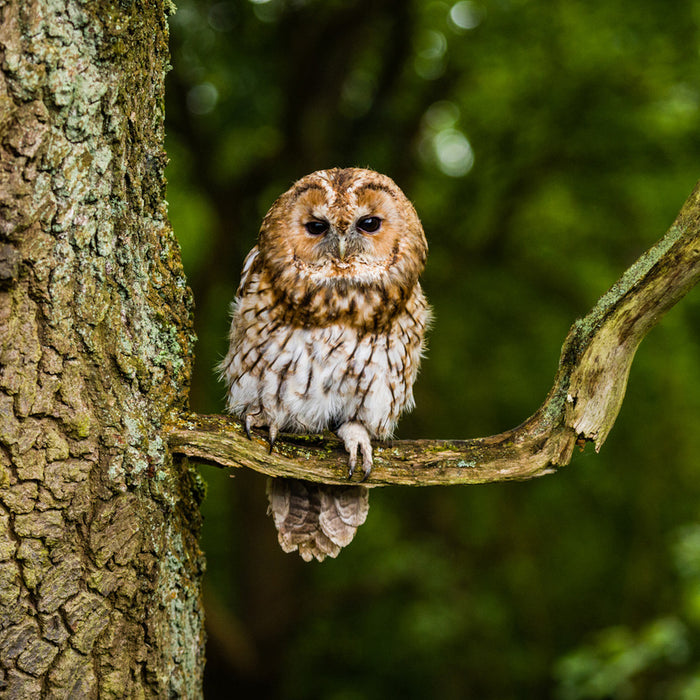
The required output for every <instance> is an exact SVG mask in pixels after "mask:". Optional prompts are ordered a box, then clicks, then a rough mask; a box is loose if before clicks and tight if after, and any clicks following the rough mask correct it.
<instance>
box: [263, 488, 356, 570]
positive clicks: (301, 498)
mask: <svg viewBox="0 0 700 700" xmlns="http://www.w3.org/2000/svg"><path fill="white" fill-rule="evenodd" d="M267 495H268V498H269V501H270V506H269V508H268V513H270V514H272V517H273V519H274V521H275V527H276V528H277V536H278V539H279V543H280V546H281V547H282V549H283V550H284V551H285V552H293V551H295V550H297V549H298V550H299V554H300V555H301V558H302V559H303V560H304V561H311V559H312V558H314V557H315V558H316V559H318V561H323V560H324V559H325V558H326V557H327V556H328V557H337V556H338V552H340V550H341V549H342V548H343V547H345V545H347V544H350V542H351V541H352V538H353V537H354V536H355V532H356V531H357V528H358V527H360V525H362V523H364V522H365V519H366V518H367V511H368V510H369V491H368V489H366V488H364V487H363V486H325V485H323V484H312V483H310V482H308V481H299V480H298V479H270V480H269V482H268V486H267Z"/></svg>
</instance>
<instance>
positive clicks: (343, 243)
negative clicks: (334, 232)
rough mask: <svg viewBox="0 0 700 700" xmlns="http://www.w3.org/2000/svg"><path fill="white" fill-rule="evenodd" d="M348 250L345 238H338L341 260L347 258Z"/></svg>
mask: <svg viewBox="0 0 700 700" xmlns="http://www.w3.org/2000/svg"><path fill="white" fill-rule="evenodd" d="M346 249H347V241H346V240H345V236H338V255H339V256H340V259H341V260H342V259H343V258H344V257H345V251H346Z"/></svg>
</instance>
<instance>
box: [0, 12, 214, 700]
mask: <svg viewBox="0 0 700 700" xmlns="http://www.w3.org/2000/svg"><path fill="white" fill-rule="evenodd" d="M168 10H169V3H168V2H167V0H155V1H154V2H146V1H145V0H140V1H139V0H137V1H135V2H109V1H107V0H103V1H99V0H98V1H92V2H88V1H87V0H61V2H58V1H57V0H23V1H21V2H19V1H14V2H13V1H10V2H9V3H7V2H0V61H1V67H2V75H0V668H1V669H2V671H1V675H0V688H1V690H0V695H2V697H3V698H32V700H34V699H35V698H39V697H73V698H97V697H99V698H127V697H128V698H132V697H187V698H194V697H198V696H199V695H200V694H201V677H202V665H203V653H202V649H203V632H202V612H201V610H202V608H201V601H200V590H199V580H200V576H201V571H202V557H201V553H200V551H199V548H198V544H197V540H198V534H199V511H198V505H199V500H200V495H201V494H200V487H199V484H198V481H197V479H196V477H195V476H193V475H192V473H191V472H190V471H189V470H188V467H187V465H186V463H184V462H183V461H182V460H181V459H175V460H173V459H172V457H171V456H170V454H169V452H168V450H167V446H166V444H165V441H164V440H163V438H162V426H163V423H164V421H166V419H168V417H169V416H170V415H171V413H173V412H179V411H182V410H184V409H185V408H186V400H187V388H188V386H189V375H190V367H191V361H192V356H191V349H192V341H193V338H192V331H191V303H190V294H189V291H188V289H187V286H186V283H185V279H184V275H183V271H182V267H181V264H180V258H179V249H178V246H177V244H176V242H175V239H174V237H173V234H172V231H171V229H170V226H169V224H168V222H167V218H166V213H165V200H164V194H165V193H164V178H163V168H164V165H165V155H164V152H163V148H162V143H163V78H164V73H165V70H166V69H167V63H168V49H167V25H166V14H167V11H168Z"/></svg>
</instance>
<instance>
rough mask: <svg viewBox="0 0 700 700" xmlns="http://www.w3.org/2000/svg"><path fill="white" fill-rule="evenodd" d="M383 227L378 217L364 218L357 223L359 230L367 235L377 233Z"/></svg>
mask: <svg viewBox="0 0 700 700" xmlns="http://www.w3.org/2000/svg"><path fill="white" fill-rule="evenodd" d="M381 225H382V220H381V219H380V218H379V217H378V216H363V217H362V218H361V219H359V220H358V222H357V228H359V229H360V230H361V231H364V232H365V233H376V232H377V231H379V227H380V226H381Z"/></svg>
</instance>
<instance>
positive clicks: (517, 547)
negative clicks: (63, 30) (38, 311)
mask: <svg viewBox="0 0 700 700" xmlns="http://www.w3.org/2000/svg"><path fill="white" fill-rule="evenodd" d="M699 25H700V2H698V1H697V0H672V1H669V2H663V3H661V2H656V1H655V0H637V1H635V2H632V0H585V1H584V0H550V1H549V2H542V1H541V0H473V1H467V2H457V3H456V4H455V3H451V2H430V1H427V0H374V1H372V0H350V1H347V2H341V1H340V0H268V1H267V2H262V1H260V0H257V1H256V2H250V1H248V0H236V1H231V2H213V1H212V2H207V1H205V0H196V1H195V0H180V2H179V3H178V11H177V13H176V14H175V15H174V17H173V18H172V20H171V32H172V52H173V57H172V62H173V71H172V72H171V74H170V76H169V86H168V88H169V90H168V98H167V99H168V104H167V105H166V110H167V119H168V143H167V147H168V152H169V155H170V157H171V165H170V167H169V171H168V173H169V174H168V178H169V202H170V214H171V218H172V222H173V225H174V227H175V231H176V233H177V234H178V236H179V238H180V241H181V243H182V247H183V253H184V259H185V267H186V269H187V272H188V275H189V279H190V282H191V285H192V287H193V289H194V293H195V300H196V305H197V317H196V322H197V332H198V335H199V344H198V350H197V353H198V357H197V367H196V377H195V383H194V386H193V407H194V409H195V410H197V411H199V412H221V411H222V409H223V404H224V401H223V393H224V390H223V387H222V386H221V385H219V384H218V383H217V382H216V377H215V374H214V370H213V368H214V366H215V364H216V362H217V361H218V359H219V358H220V357H221V356H222V355H223V353H224V351H225V346H226V333H227V326H228V305H229V303H230V300H231V298H232V296H233V292H234V290H235V287H236V284H237V282H238V274H239V270H240V266H241V263H242V259H243V257H244V255H245V253H246V252H247V251H248V250H249V249H250V248H251V247H252V246H253V245H254V243H255V237H256V234H257V230H258V227H259V222H260V220H261V218H262V216H263V214H264V213H265V211H266V210H267V208H268V207H269V205H270V204H271V203H272V201H273V200H274V198H275V197H276V196H277V195H278V194H280V193H281V192H282V191H284V190H285V189H286V188H287V187H288V186H289V185H290V184H291V183H292V182H293V181H294V180H296V179H297V178H299V177H301V176H302V175H304V174H306V173H307V172H310V171H312V170H315V169H318V168H323V167H332V166H349V165H358V166H369V167H372V168H374V169H376V170H379V171H382V172H385V173H386V174H388V175H390V176H391V177H393V178H394V179H395V180H396V182H397V183H398V184H399V185H400V186H401V187H402V188H403V189H404V191H405V192H406V193H407V194H408V196H409V197H410V198H411V199H412V200H413V201H414V203H415V205H416V208H417V210H418V212H419V213H420V215H421V218H422V220H423V223H424V227H425V230H426V234H427V237H428V240H429V244H430V249H431V251H430V257H429V261H428V266H427V269H426V272H425V275H424V288H425V290H426V293H427V294H428V297H429V299H430V301H431V302H432V304H433V306H434V309H435V316H436V320H435V326H434V329H433V331H432V333H431V335H430V349H429V354H428V358H427V360H426V361H425V364H424V369H423V371H422V373H421V376H420V378H419V380H418V383H417V386H416V400H417V404H418V407H417V409H416V411H415V412H414V413H413V414H411V415H410V416H407V417H406V418H404V420H403V421H402V423H401V424H400V433H399V434H400V436H401V437H435V438H437V437H476V436H479V435H487V434H492V433H496V432H500V431H502V430H504V429H507V428H510V427H513V426H514V425H516V424H518V423H520V422H521V421H522V420H524V419H525V418H526V417H527V416H528V415H530V414H531V413H532V412H533V411H534V410H535V409H536V408H537V406H538V405H539V403H540V402H541V401H542V400H543V399H544V396H545V394H546V393H547V390H548V389H549V386H550V383H551V381H552V379H553V377H554V373H555V369H556V365H557V360H558V357H559V349H560V346H561V342H562V341H563V339H564V337H565V335H566V332H567V330H568V328H569V326H570V325H571V323H572V322H573V321H574V319H575V318H577V317H578V316H581V315H583V314H585V313H586V312H587V311H588V309H589V308H590V307H591V306H592V305H593V304H594V302H595V301H596V299H597V298H598V297H599V296H600V295H601V294H603V293H604V292H605V291H606V289H607V288H608V287H609V286H610V285H611V284H612V283H613V282H614V281H615V280H616V279H617V278H618V277H619V275H620V274H621V273H622V272H623V271H624V269H625V268H626V267H627V266H628V265H629V264H630V263H631V262H633V260H634V259H636V257H638V255H639V254H641V253H642V252H643V251H644V250H645V249H646V248H648V247H650V246H651V245H652V244H653V243H654V242H655V241H656V240H657V239H658V238H659V237H661V235H662V234H663V233H664V232H665V230H666V229H667V228H668V226H669V225H670V224H671V223H672V221H673V219H674V217H675V215H676V213H677V211H678V210H679V208H680V206H681V204H682V203H683V201H684V199H685V198H686V197H687V195H688V194H689V193H690V191H691V190H692V188H693V186H694V183H695V181H696V180H697V179H698V178H699V177H700V129H699V127H700V110H699V104H700V82H699V81H698V78H699V77H700V62H699V60H698V50H699V48H700V42H699V40H698V28H699ZM699 437H700V296H699V295H698V292H697V291H695V292H691V294H690V295H689V296H688V297H687V298H686V299H685V300H684V301H683V302H682V303H681V304H680V305H679V306H678V307H677V308H676V309H674V310H673V311H672V312H671V313H670V314H669V315H668V316H667V318H665V319H664V321H663V322H662V323H661V325H660V326H659V327H658V328H657V329H656V330H655V331H654V332H653V333H652V334H651V336H650V337H649V338H648V339H647V340H646V341H645V342H644V343H643V345H642V347H641V348H640V350H639V352H638V355H637V358H636V360H635V363H634V365H633V368H632V373H631V377H630V383H629V387H628V392H627V397H626V400H625V403H624V405H623V407H622V412H621V414H620V417H619V419H618V422H617V424H616V426H615V428H614V429H613V431H612V433H611V435H610V437H609V439H608V441H607V443H606V444H605V445H604V447H603V449H602V451H601V453H600V454H598V455H596V454H595V453H594V452H593V451H592V450H590V448H588V449H587V450H586V451H585V452H584V453H583V454H580V455H577V456H576V457H575V458H574V460H573V462H572V464H571V465H570V466H569V467H567V468H566V469H564V470H562V471H561V472H560V473H558V474H557V475H555V476H549V477H546V478H544V479H541V480H537V481H531V482H527V483H522V484H500V485H492V486H478V487H461V488H425V489H398V488H392V489H382V490H376V489H375V490H374V491H373V492H372V498H371V509H370V515H369V518H368V522H367V523H366V524H365V525H364V526H363V527H362V528H361V529H360V530H359V532H358V535H357V537H356V539H355V541H354V542H353V544H352V545H351V546H350V547H349V548H348V549H347V550H344V551H343V552H342V554H341V556H340V557H339V558H338V559H337V560H334V561H329V562H325V563H323V564H321V565H318V564H315V563H314V564H304V563H303V562H302V561H301V559H300V558H298V557H296V556H292V555H284V554H283V553H282V552H281V551H280V550H279V549H278V547H277V543H276V538H275V533H274V528H273V526H272V522H271V521H270V520H269V519H268V518H266V516H265V508H266V500H265V496H264V480H263V479H262V478H258V477H257V476H256V475H254V474H240V475H238V476H237V477H236V479H235V480H232V479H231V478H229V476H228V475H226V474H224V473H222V472H220V471H218V470H215V469H213V468H207V467H202V473H203V475H204V477H205V478H206V480H207V481H208V482H209V494H208V497H207V501H206V503H205V516H206V525H205V534H204V542H203V546H204V547H205V549H206V552H207V555H208V561H209V570H208V573H207V575H206V595H207V614H208V625H209V635H210V639H209V648H208V656H209V664H208V669H207V677H206V690H207V697H211V698H214V697H233V696H235V695H236V693H239V694H240V695H241V696H243V697H248V696H255V697H275V698H283V699H290V700H292V699H297V698H299V699H301V698H330V699H333V700H350V699H355V698H358V699H359V698H368V699H373V698H386V697H404V698H425V697H439V698H448V699H449V698H455V699H457V698H479V699H494V700H496V699H497V700H503V699H510V698H512V699H514V700H517V699H520V698H544V699H546V698H561V699H564V700H569V699H574V698H618V697H619V698H679V699H681V698H682V699H684V700H690V699H691V698H697V697H700V646H699V644H698V642H699V638H700V637H699V635H700V564H699V563H698V562H699V561H700V537H699V536H698V534H697V532H698V531H697V527H698V526H697V525H695V524H694V523H695V521H696V520H698V517H699V516H698V499H699V497H700V479H699V478H698V477H699V476H700V457H699V456H698V438H699Z"/></svg>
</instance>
